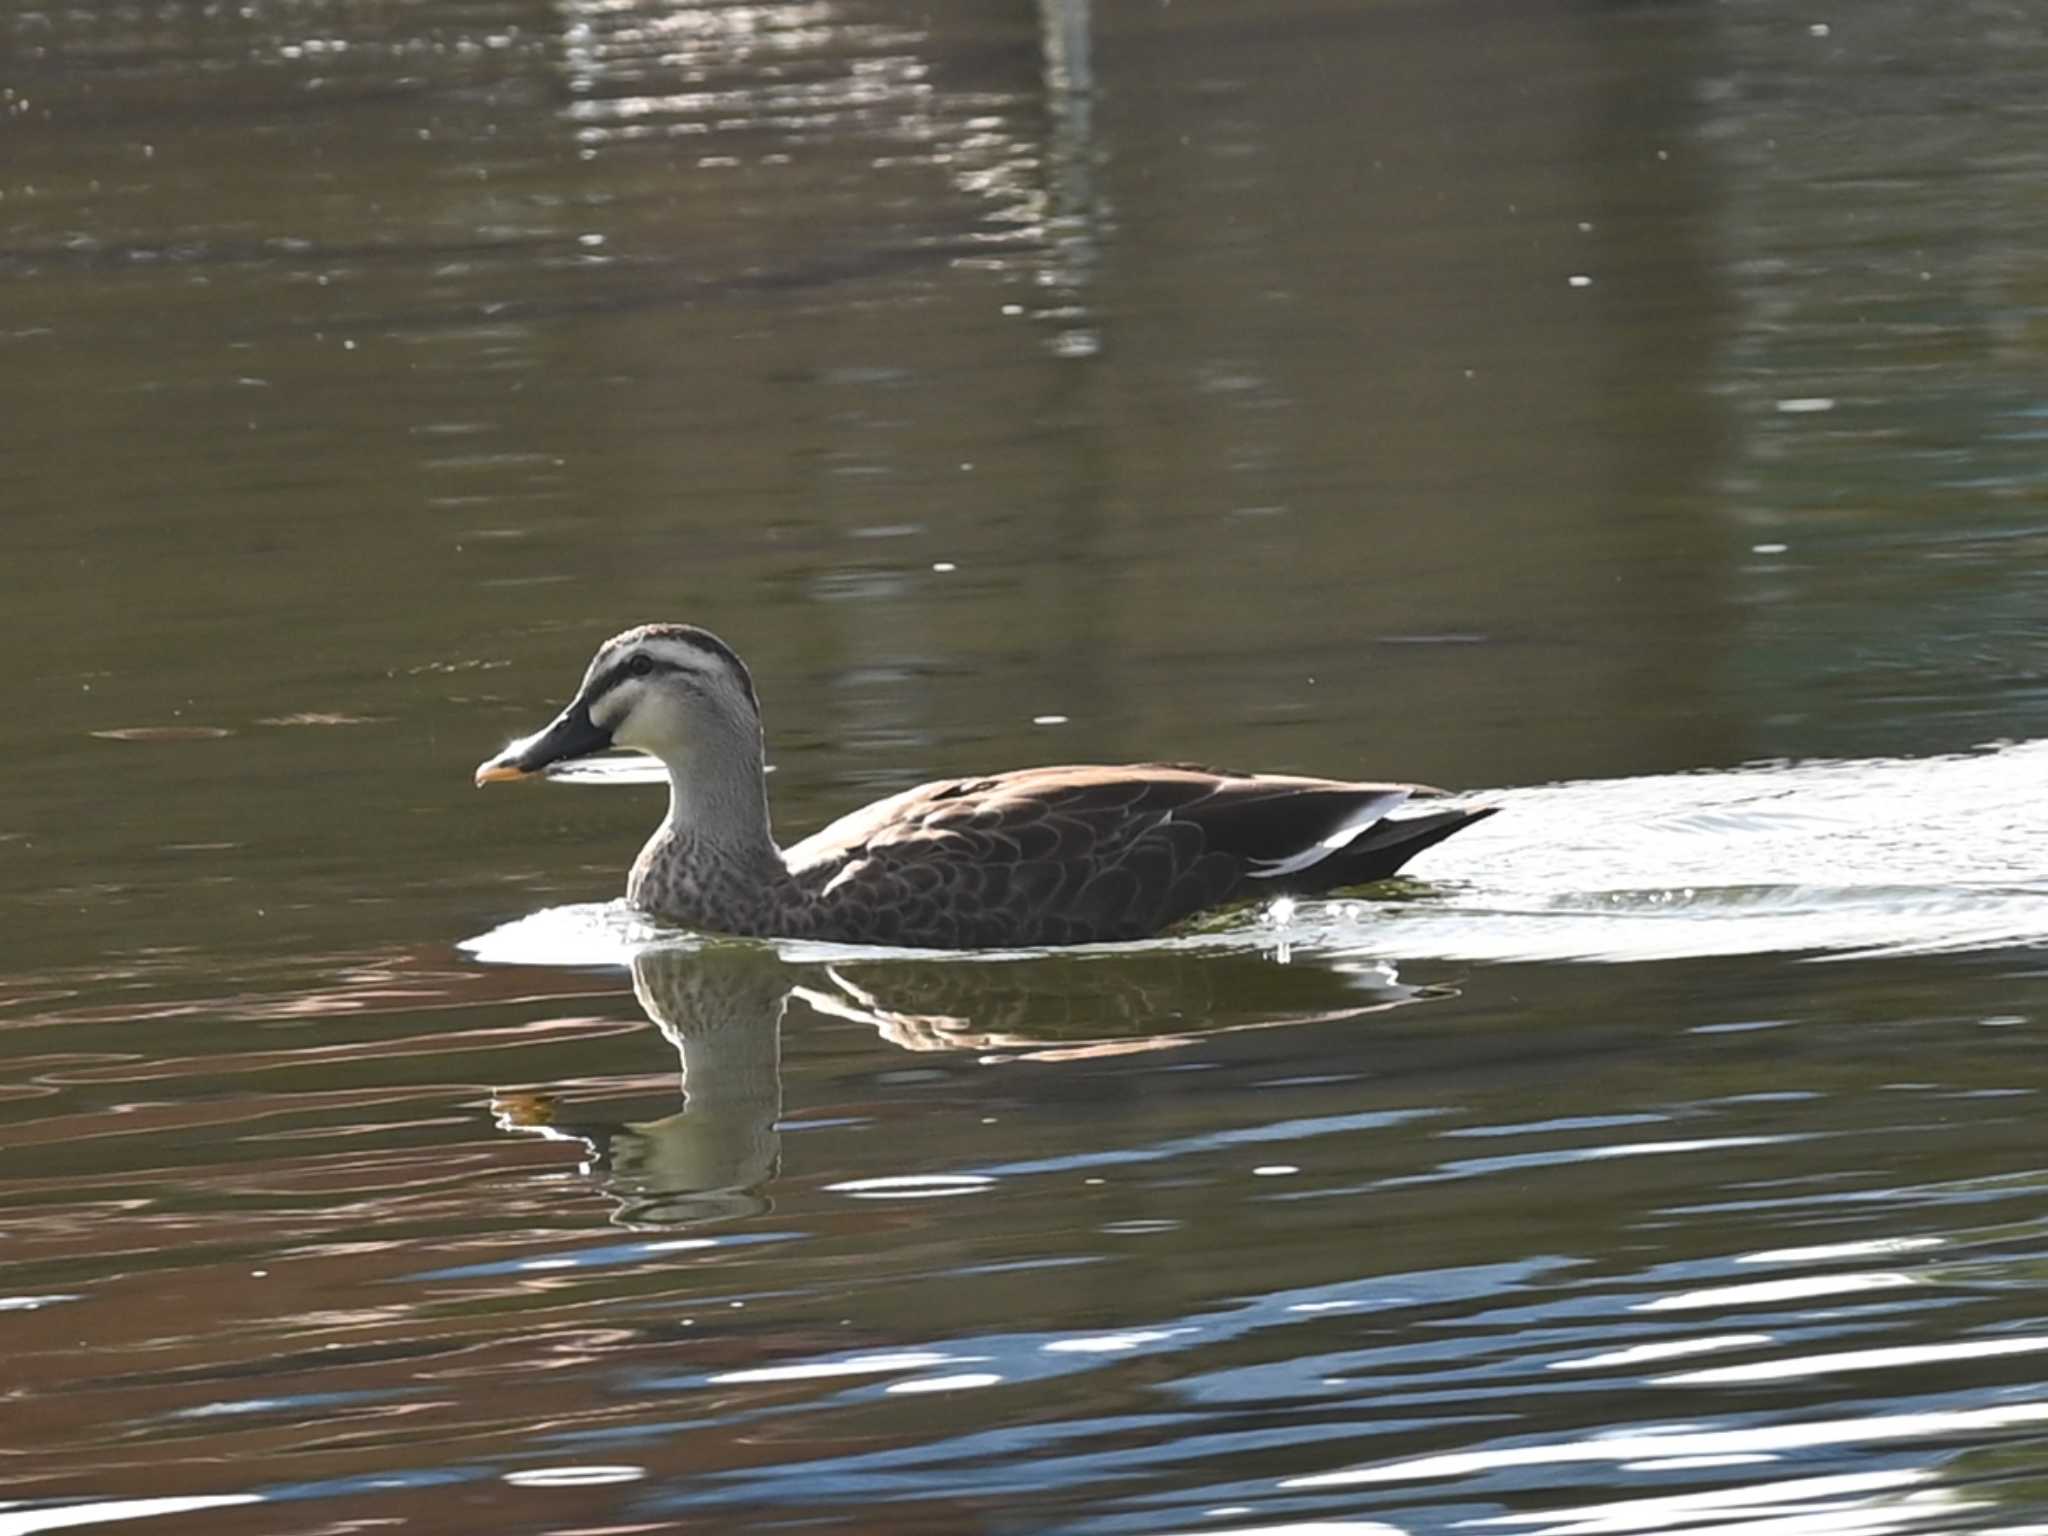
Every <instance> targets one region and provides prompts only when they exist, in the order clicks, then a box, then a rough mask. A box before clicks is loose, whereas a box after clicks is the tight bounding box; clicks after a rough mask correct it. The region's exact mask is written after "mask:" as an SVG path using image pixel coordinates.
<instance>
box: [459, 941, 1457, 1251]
mask: <svg viewBox="0 0 2048 1536" xmlns="http://www.w3.org/2000/svg"><path fill="white" fill-rule="evenodd" d="M632 971H633V994H634V996H635V997H636V998H638V999H639V1002H640V1006H641V1008H642V1009H644V1010H645V1011H646V1014H647V1017H648V1018H649V1019H651V1020H652V1021H653V1022H654V1024H655V1026H656V1027H657V1028H658V1029H660V1031H661V1032H662V1034H663V1035H665V1036H666V1037H667V1038H668V1040H669V1042H670V1043H671V1044H672V1045H674V1046H675V1048H676V1054H677V1056H678V1058H679V1061H680V1065H681V1074H682V1092H683V1105H682V1108H681V1109H679V1110H677V1111H676V1112H675V1113H674V1114H670V1115H664V1116H662V1117H660V1118H658V1119H654V1120H611V1119H606V1118H604V1117H603V1116H602V1115H601V1114H597V1113H589V1112H586V1111H585V1109H584V1108H583V1107H582V1106H578V1107H577V1109H576V1110H575V1111H573V1112H565V1111H564V1110H563V1109H562V1108H561V1106H560V1105H559V1104H558V1101H557V1099H556V1098H555V1096H554V1095H553V1094H551V1093H548V1092H546V1091H519V1092H501V1093H499V1094H498V1095H496V1096H495V1098H494V1099H493V1101H492V1109H493V1112H494V1114H495V1115H496V1118H497V1122H498V1124H499V1126H500V1127H501V1128H502V1129H504V1130H507V1131H513V1132H520V1133H525V1134H531V1135H541V1136H548V1137H553V1138H556V1139H561V1140H573V1141H580V1142H582V1143H583V1144H584V1145H585V1146H586V1147H587V1148H588V1149H589V1154H590V1155H589V1159H588V1161H587V1163H586V1164H585V1169H586V1171H587V1172H589V1173H591V1174H593V1175H596V1176H600V1177H602V1178H603V1179H604V1181H605V1185H606V1189H607V1192H608V1193H609V1194H610V1195H611V1196H612V1197H613V1198H614V1199H616V1200H617V1201H618V1202H619V1203H620V1207H621V1209H620V1212H619V1216H620V1218H621V1219H623V1220H626V1221H630V1222H633V1223H635V1224H647V1225H662V1226H669V1225H676V1224H679V1223H695V1222H702V1221H707V1220H724V1219H729V1218H732V1217H735V1216H745V1215H754V1214H759V1213H761V1212H765V1211H767V1210H768V1209H770V1208H771V1206H770V1201H769V1198H768V1194H767V1191H768V1189H769V1187H770V1186H771V1184H772V1183H773V1181H774V1179H775V1177H776V1175H777V1173H778V1172H779V1171H780V1167H781V1160H782V1145H781V1135H780V1131H779V1126H780V1122H781V1120H782V1111H783V1088H782V1024H783V1018H784V1015H785V1013H786V1012H787V1011H788V1008H789V1004H790V1002H791V1000H792V999H794V1000H796V1001H797V1002H799V1003H800V1004H802V1005H803V1006H804V1007H805V1008H806V1009H808V1010H810V1011H811V1012H812V1013H814V1014H817V1015H822V1016H825V1017H828V1018H835V1019H842V1020H849V1021H852V1022H855V1023H859V1024H863V1025H866V1026H869V1027H871V1028H873V1029H874V1030H875V1031H876V1033H877V1034H878V1035H880V1036H881V1038H882V1039H884V1040H887V1041H889V1042H890V1043H891V1044H893V1045H896V1046H899V1047H901V1048H902V1049H904V1050H907V1051H948V1052H958V1053H961V1054H963V1055H966V1056H968V1057H969V1058H971V1059H972V1060H974V1061H975V1062H977V1063H980V1064H984V1065H995V1064H999V1063H1003V1062H1011V1061H1020V1060H1030V1061H1040V1062H1055V1061H1075V1060H1081V1059H1084V1058H1088V1057H1097V1056H1119V1055H1129V1054H1132V1053H1136V1052H1142V1051H1162V1050H1171V1049H1174V1048H1176V1047H1182V1046H1186V1045H1189V1044H1191V1043H1193V1042H1194V1041H1196V1040H1200V1039H1206V1038H1212V1037H1214V1036H1217V1035H1222V1034H1228V1033H1234V1032H1237V1031H1242V1030H1247V1029H1268V1028H1274V1027H1278V1026H1282V1025H1295V1024H1309V1023H1317V1022H1327V1021H1332V1020H1340V1019H1348V1018H1354V1017H1357V1016H1359V1015H1362V1014H1368V1013H1374V1012H1378V1011H1380V1010H1383V1009H1387V1008H1393V1007H1398V1006H1399V1005H1401V1004H1403V1003H1408V1002H1414V1001H1417V1000H1419V999H1423V998H1427V997H1431V996H1442V995H1446V994H1447V993H1448V990H1449V989H1447V988H1442V987H1419V986H1410V985H1407V984H1404V983H1402V982H1400V981H1399V980H1397V979H1396V977H1395V974H1394V971H1393V969H1392V967H1390V966H1387V965H1385V964H1382V963H1374V964H1371V965H1349V966H1317V965H1301V964H1296V965H1280V964H1276V963H1274V962H1273V961H1272V960H1271V959H1269V958H1267V957H1265V956H1262V955H1254V954H1225V955H1218V954H1216V953H1213V952H1210V953H1196V952H1186V951H1168V952H1160V953H1153V954H1143V955H1129V954H1124V955H1117V956H1114V957H1110V956H1104V957H1099V958H1086V959H1082V958H1076V957H1073V956H1059V957H1047V958H1045V959H1042V960H1039V959H1026V960H1015V961H1006V962H1001V963H989V964H975V963H962V962H960V961H957V960H956V961H930V960H907V959H890V960H876V961H861V962H858V963H847V964H837V965H824V964H815V965H808V964H802V963H793V962H791V961H789V960H787V959H785V958H784V957H783V955H781V954H780V953H778V952H777V951H776V950H775V949H773V948H770V947H767V946H764V945H759V944H751V943H749V944H714V945H709V946H702V945H697V944H672V945H661V946H656V947H650V948H647V949H642V950H640V951H638V952H636V953H635V954H634V955H633V957H632Z"/></svg>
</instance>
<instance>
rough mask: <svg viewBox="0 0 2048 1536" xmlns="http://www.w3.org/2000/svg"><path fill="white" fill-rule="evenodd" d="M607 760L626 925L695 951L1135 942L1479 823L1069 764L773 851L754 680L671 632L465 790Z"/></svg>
mask: <svg viewBox="0 0 2048 1536" xmlns="http://www.w3.org/2000/svg"><path fill="white" fill-rule="evenodd" d="M613 748H635V749H637V750H639V751H641V752H645V753H649V754H651V755H652V756H654V757H655V758H657V759H659V760H660V762H661V763H662V765H663V766H664V768H665V769H666V770H667V774H668V784H669V805H668V814H667V816H666V817H665V818H664V819H663V820H662V823H661V825H660V826H659V827H657V828H656V829H655V831H654V834H653V836H651V837H650V838H649V839H648V840H647V843H646V846H645V847H643V848H642V849H641V850H640V855H639V857H638V858H636V859H635V860H634V861H633V865H632V869H631V871H630V873H629V874H628V875H627V879H626V901H627V904H628V905H629V906H631V907H633V908H636V909H638V910H640V911H642V912H644V913H646V914H648V915H649V916H651V917H653V918H655V919H656V920H658V921H661V922H663V923H666V924H675V925H679V926H682V927H685V928H690V929H694V930H698V931H700V932H706V933H712V934H725V935H735V936H747V937H759V938H779V939H809V940H815V941H819V942H826V943H844V944H867V945H888V946H896V947H903V948H910V949H953V950H959V949H1037V948H1045V947H1056V946H1064V945H1074V944H1103V943H1122V942H1128V941H1133V940H1139V939H1146V938H1151V937H1154V936H1155V935H1158V934H1161V933H1164V932H1166V931H1168V930H1170V929H1173V928H1175V927H1176V926H1177V925H1181V924H1185V923H1187V922H1188V921H1189V920H1190V919H1193V918H1197V917H1199V916H1200V915H1202V914H1205V913H1212V912H1215V911H1217V910H1219V909H1223V908H1228V907H1232V906H1237V905H1242V904H1245V903H1250V902H1262V901H1268V900H1271V899H1272V898H1276V897H1281V896H1312V895H1320V894H1323V893H1325V892H1330V891H1337V890H1342V889H1346V888H1348V887H1353V886H1361V885H1369V884H1371V883H1373V882H1375V881H1379V880H1384V879H1386V878H1387V877H1388V876H1390V875H1392V874H1393V873H1394V872H1395V871H1396V870H1398V869H1400V868H1401V867H1402V866H1403V865H1405V864H1406V863H1407V862H1408V861H1409V860H1410V859H1411V858H1413V857H1414V856H1415V855H1416V854H1418V853H1420V852H1422V851H1423V850H1424V849H1426V848H1429V847H1431V846H1433V845H1434V844H1436V843H1440V842H1442V841H1443V840H1444V839H1445V838H1447V837H1449V836H1451V835H1452V834H1453V833H1455V832H1458V831H1460V830H1462V829H1463V828H1465V827H1469V826H1471V825H1472V824H1473V823H1474V822H1476V821H1479V820H1481V819H1483V818H1484V817H1486V816H1489V815H1491V814H1493V812H1494V811H1495V810H1496V809H1498V807H1495V806H1490V805H1455V806H1444V807H1436V808H1432V807H1428V806H1427V802H1429V801H1431V800H1433V799H1437V798H1439V797H1441V796H1442V795H1443V793H1444V792H1443V791H1441V790H1436V789H1431V788H1429V787H1427V786H1424V785H1419V784H1377V783H1361V782H1352V781H1346V780H1338V779H1320V778H1306V777H1300V776H1296V775H1292V774H1269V773H1237V772H1231V771H1228V770H1223V769H1216V768H1204V767H1197V766H1193V765H1190V764H1182V763H1135V764H1127V765H1123V766H1115V767H1112V766H1100V765H1091V764H1078V765H1061V766H1052V767H1043V768H1023V769H1017V770H1014V771H1011V772H1008V773H997V774H992V775H989V776H986V777H981V778H955V779H938V780H934V781H933V782H931V783H928V784H920V785H918V786H916V787H915V788H912V789H906V790H904V791H902V792H901V793H899V794H894V795H890V796H888V797H886V798H885V799H881V800H877V801H876V802H874V803H873V804H872V805H868V806H866V807H864V808H862V809H860V810H857V811H853V812H851V813H849V814H847V815H845V816H842V817H841V818H839V819H838V820H837V821H834V822H833V823H831V824H830V825H829V826H827V827H825V828H823V829H822V830H820V831H817V832H814V833H812V834H811V835H810V836H809V837H806V838H804V839H803V840H802V841H801V842H798V843H796V844H794V845H793V846H791V847H788V848H784V847H781V846H780V845H778V844H777V842H776V841H775V836H774V833H773V831H772V829H771V823H770V819H769V808H768V790H767V777H766V740H765V736H764V733H763V730H762V724H761V702H760V698H759V696H758V695H757V694H756V692H755V690H754V680H753V675H752V674H751V673H750V672H749V671H748V670H747V665H746V663H745V662H743V661H742V660H741V659H740V657H739V654H738V653H737V652H736V651H734V650H733V648H732V647H731V646H729V645H727V644H726V643H725V642H724V641H723V640H721V639H719V638H718V637H717V636H716V635H714V634H712V633H711V632H710V631H709V630H706V629H701V628H699V627H697V626H696V625H693V624H676V623H659V624H641V625H638V626H636V627H634V628H632V629H628V630H625V631H624V632H622V633H620V634H617V635H614V636H612V638H611V639H609V640H607V641H605V642H604V644H602V645H601V646H599V647H598V649H597V654H596V655H595V656H594V657H592V659H591V662H590V665H589V667H588V668H587V669H586V670H585V672H584V674H583V681H582V684H581V685H580V686H579V687H578V688H577V690H576V693H575V696H574V697H573V698H572V699H571V700H570V701H569V703H568V704H567V705H565V706H564V707H563V709H562V710H561V712H560V713H559V714H557V715H556V716H555V718H554V719H553V720H552V721H550V722H549V723H548V724H547V725H546V726H544V727H542V728H541V729H540V730H538V731H536V732H534V733H533V734H532V735H530V736H525V737H522V738H520V739H519V740H517V741H514V742H511V743H510V744H509V745H507V746H506V747H505V748H504V749H503V750H502V751H500V752H498V753H497V754H495V755H494V756H492V757H490V758H488V759H486V760H485V761H484V762H483V763H481V764H479V765H478V767H477V769H476V775H475V779H476V783H477V785H478V786H479V787H481V786H483V785H486V784H492V783H498V782H501V781H507V780H515V779H528V778H532V777H534V776H536V775H539V774H542V773H543V772H544V771H545V770H547V769H548V768H550V767H552V766H553V765H556V764H559V763H566V762H570V761H573V760H576V759H579V758H585V757H590V756H593V755H595V754H597V753H600V752H605V751H609V750H611V749H613ZM1416 802H1423V805H1422V806H1421V807H1418V806H1417V805H1416ZM1401 813H1405V814H1401Z"/></svg>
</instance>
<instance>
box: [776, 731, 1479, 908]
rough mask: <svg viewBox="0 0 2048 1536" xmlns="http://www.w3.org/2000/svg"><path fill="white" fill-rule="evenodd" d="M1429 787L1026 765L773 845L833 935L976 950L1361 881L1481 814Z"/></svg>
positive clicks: (922, 793)
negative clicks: (784, 850) (1420, 801)
mask: <svg viewBox="0 0 2048 1536" xmlns="http://www.w3.org/2000/svg"><path fill="white" fill-rule="evenodd" d="M1436 793H1438V791H1435V790H1430V789H1426V788H1423V787H1422V786H1420V785H1413V784H1358V783H1343V782H1338V781H1334V780H1329V779H1308V778H1291V777H1285V776H1280V775H1270V774H1238V773H1226V772H1221V771H1218V770H1214V769H1207V768H1191V767H1184V766H1179V765H1170V764H1149V763H1148V764H1139V765H1136V766H1130V767H1116V768H1105V767H1059V768H1033V769H1027V770H1025V771H1023V772H1020V773H1007V774H1001V775H998V776H996V777H993V778H986V779H952V780H942V781H940V782H937V783H932V784H923V785H919V786H918V787H917V788H916V789H912V790H907V791H905V792H904V793H902V794H900V795H896V796H892V797H891V798H889V799H887V800H882V801H878V802H876V803H875V804H874V805H871V806H868V807H866V808H865V809H863V810H859V811H856V812H854V813H853V814H852V815H850V816H847V817H845V818H843V819H841V820H840V821H837V822H834V823H833V824H832V825H831V826H829V827H827V828H825V829H824V830H823V831H822V832H819V833H817V834H816V835H815V836H813V837H810V838H808V839H806V840H805V841H804V842H802V843H799V844H798V845H797V846H796V847H794V848H792V849H790V850H789V852H788V855H787V859H788V863H789V867H790V871H791V873H792V874H793V875H794V876H795V877H796V878H797V879H798V881H799V882H800V883H801V884H803V885H805V886H806V887H808V888H809V889H810V890H811V891H812V892H813V893H814V897H815V900H816V902H817V903H818V906H819V908H820V909H821V912H822V913H823V914H824V916H825V918H826V928H827V929H828V930H829V931H830V932H831V933H833V934H835V935H837V936H840V937H846V938H855V939H860V940H863V941H870V942H885V943H905V944H924V945H940V946H947V947H970V946H971V947H984V946H1008V945H1037V944H1074V943H1089V942H1097V941H1107V940H1118V939H1131V938H1141V937H1144V936H1146V935H1149V934H1153V933H1157V932H1159V931H1160V930H1161V929H1162V928H1165V927H1168V926H1169V925H1171V924H1173V923H1175V922H1177V921H1179V920H1180V919H1182V918H1184V917H1187V916H1189V915H1191V914H1192V913H1195V912H1199V911H1202V910H1203V909H1205V908H1209V907H1215V906H1221V905H1224V904H1226V903H1229V902H1232V901H1237V900H1242V899H1247V898H1251V897H1256V896H1259V895H1275V896H1277V895H1281V894H1284V893H1289V892H1309V891H1321V890H1329V889H1332V888H1334V887H1337V886H1343V885H1356V884H1360V883H1363V882H1365V881H1368V880H1377V879H1381V878H1384V877H1385V876H1386V875H1388V874H1391V873H1393V871H1394V870H1395V869H1397V868H1399V867H1400V864H1401V863H1402V862H1403V861H1404V860H1406V859H1407V858H1408V857H1410V856H1411V855H1412V854H1414V853H1416V852H1418V851H1419V850H1420V849H1421V848H1424V847H1427V846H1428V845H1429V844H1430V843H1433V842H1436V841H1439V840H1440V839H1441V838H1444V837H1448V836H1449V835H1450V834H1451V833H1452V832H1454V831H1456V830H1457V829H1458V828H1459V827H1461V826H1464V825H1466V824H1467V823H1468V822H1470V821H1472V820H1476V819H1477V817H1478V816H1481V815H1485V814H1487V812H1486V810H1484V809H1479V810H1457V811H1441V812H1436V813H1434V814H1429V815H1424V816H1417V817H1408V818H1394V819H1392V820H1389V816H1390V813H1392V812H1394V811H1396V810H1398V809H1400V808H1401V807H1403V806H1405V805H1407V804H1408V803H1409V801H1411V800H1413V799H1415V798H1417V797H1422V796H1430V795H1434V794H1436Z"/></svg>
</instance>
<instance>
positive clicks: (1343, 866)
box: [1313, 805, 1500, 891]
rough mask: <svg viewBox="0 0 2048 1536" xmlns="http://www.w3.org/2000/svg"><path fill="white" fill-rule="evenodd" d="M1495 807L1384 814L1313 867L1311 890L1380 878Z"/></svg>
mask: <svg viewBox="0 0 2048 1536" xmlns="http://www.w3.org/2000/svg"><path fill="white" fill-rule="evenodd" d="M1499 809H1500V807H1499V806H1497V805H1474V806H1465V807H1461V808H1460V809H1457V810H1447V811H1430V812H1427V813H1425V814H1423V815H1421V816H1387V817H1384V818H1382V819H1381V820H1379V821H1376V822H1374V823H1373V824H1372V825H1371V826H1370V827H1367V828H1366V829H1365V830H1364V831H1363V832H1361V833H1359V834H1358V836H1356V837H1354V838H1353V839H1352V840H1351V841H1350V842H1348V843H1346V844H1345V845H1344V846H1343V847H1342V848H1341V849H1339V850H1337V852H1336V853H1335V854H1334V855H1333V856H1332V857H1330V858H1328V859H1325V860H1324V861H1323V862H1322V863H1320V864H1318V865H1316V866H1315V868H1314V871H1313V873H1314V877H1315V889H1316V890H1319V891H1330V890H1338V889H1341V888H1343V887H1344V886H1347V885H1369V884H1371V883H1372V882H1373V881H1375V880H1384V879H1386V878H1387V877H1388V876H1389V875H1391V874H1393V873H1394V872H1395V871H1397V870H1398V869H1400V867H1401V866H1402V865H1403V864H1406V863H1407V862H1408V861H1409V860H1410V859H1412V858H1414V857H1415V855H1417V854H1418V853H1420V852H1422V850H1423V849H1425V848H1431V847H1434V846H1435V845H1436V844H1438V843H1440V842H1442V841H1443V840H1444V839H1445V838H1447V837H1449V836H1450V835H1451V834H1452V833H1453V832H1461V831H1463V830H1464V829H1465V828H1466V827H1469V826H1471V825H1472V823H1473V822H1475V821H1484V820H1485V819H1486V818H1487V817H1489V816H1491V815H1492V814H1493V813H1494V812H1495V811H1497V810H1499Z"/></svg>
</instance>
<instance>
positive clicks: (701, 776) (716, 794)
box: [661, 724, 783, 872]
mask: <svg viewBox="0 0 2048 1536" xmlns="http://www.w3.org/2000/svg"><path fill="white" fill-rule="evenodd" d="M727 729H729V730H730V733H731V734H730V737H729V739H727V740H723V741H708V740H702V739H697V740H693V741H691V742H690V743H689V744H688V745H686V746H683V747H680V748H678V749H677V750H676V751H675V752H674V753H672V754H670V755H668V756H665V757H663V758H662V765H663V766H664V767H666V768H667V769H668V820H666V821H665V822H663V823H662V828H661V830H662V831H663V832H664V833H666V834H667V835H668V837H669V839H670V840H671V841H672V842H675V843H678V844H687V845H689V846H691V847H693V848H696V849H700V850H702V851H703V852H705V853H706V854H708V855H712V856H715V857H717V858H718V859H720V860H721V861H722V862H724V863H727V864H729V865H733V866H735V867H737V868H740V869H759V870H761V871H764V872H765V871H768V870H771V869H772V870H776V871H779V870H781V869H782V867H783V865H782V850H781V849H779V848H777V847H776V845H775V834H774V832H773V831H772V830H771V828H770V827H769V824H768V780H767V776H766V774H765V773H764V772H763V770H762V745H761V731H760V727H758V726H753V727H751V728H749V727H743V726H740V725H737V724H734V725H732V726H730V727H727Z"/></svg>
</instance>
